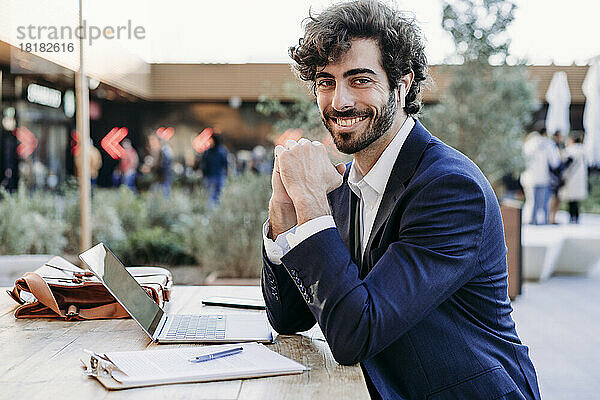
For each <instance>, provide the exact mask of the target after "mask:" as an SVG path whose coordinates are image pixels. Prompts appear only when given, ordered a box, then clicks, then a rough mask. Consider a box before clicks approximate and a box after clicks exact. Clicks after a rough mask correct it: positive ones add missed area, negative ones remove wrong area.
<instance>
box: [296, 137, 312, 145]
mask: <svg viewBox="0 0 600 400" xmlns="http://www.w3.org/2000/svg"><path fill="white" fill-rule="evenodd" d="M304 143H310V140H308V139H307V138H301V139H300V140H298V144H304Z"/></svg>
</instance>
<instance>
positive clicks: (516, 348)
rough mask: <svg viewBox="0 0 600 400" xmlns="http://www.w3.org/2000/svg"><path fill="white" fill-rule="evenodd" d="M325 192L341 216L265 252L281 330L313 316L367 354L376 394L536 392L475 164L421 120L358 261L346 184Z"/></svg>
mask: <svg viewBox="0 0 600 400" xmlns="http://www.w3.org/2000/svg"><path fill="white" fill-rule="evenodd" d="M347 179H348V171H346V174H345V177H344V183H343V184H342V186H340V187H339V188H338V189H336V190H335V191H333V192H331V193H330V194H329V196H328V197H329V203H330V206H331V210H332V214H333V218H334V220H335V223H336V227H337V229H335V228H331V229H326V230H324V231H321V232H319V233H317V234H315V235H313V236H311V237H310V238H308V239H306V240H305V241H303V242H302V243H300V244H299V245H298V246H296V247H294V248H293V249H292V250H290V251H289V252H288V253H287V254H286V255H284V256H283V257H282V263H283V264H282V265H274V264H272V263H270V262H269V260H268V259H267V258H266V255H265V253H264V251H263V272H262V289H263V295H264V298H265V301H266V304H267V315H268V318H269V321H270V322H271V324H272V326H273V327H274V329H275V330H277V331H278V332H279V333H282V334H290V333H295V332H299V331H304V330H307V329H310V328H311V327H312V326H313V325H314V324H315V322H318V323H319V325H320V327H321V329H322V330H323V333H324V335H325V338H326V339H327V342H328V343H329V346H330V348H331V351H332V353H333V356H334V357H335V359H336V360H337V361H338V362H339V363H341V364H354V363H358V362H360V363H361V367H362V368H363V372H364V375H365V380H366V382H367V386H368V387H369V392H370V394H371V397H372V398H383V399H431V400H434V399H435V400H442V399H443V400H451V399H457V400H458V399H460V400H463V399H468V400H470V399H481V400H492V399H539V398H540V394H539V389H538V383H537V377H536V373H535V369H534V367H533V364H532V362H531V360H530V358H529V355H528V348H527V347H526V346H524V345H523V344H521V341H520V340H519V337H518V336H517V333H516V331H515V324H514V322H513V320H512V318H511V316H510V313H511V311H512V308H511V304H510V300H509V298H508V281H507V276H508V273H507V265H506V246H505V243H504V232H503V225H502V219H501V215H500V207H499V205H498V201H497V199H496V196H495V194H494V192H493V190H492V188H491V186H490V184H489V183H488V181H487V180H486V178H485V177H484V176H483V174H482V173H481V171H480V170H479V169H478V168H477V166H476V165H475V164H474V163H473V162H472V161H470V160H469V159H468V158H467V157H465V156H464V155H463V154H461V153H460V152H458V151H456V150H454V149H453V148H451V147H449V146H447V145H446V144H444V143H443V142H441V141H440V140H439V139H437V138H435V137H433V136H432V135H431V134H430V133H429V132H428V131H427V130H426V129H425V128H424V127H423V126H422V125H421V124H420V123H419V122H418V121H417V122H416V124H415V126H414V128H413V129H412V131H411V132H410V134H409V135H408V137H407V139H406V141H405V143H404V145H403V146H402V149H401V151H400V153H399V155H398V158H397V160H396V163H395V165H394V167H393V169H392V173H391V176H390V179H389V181H388V183H387V186H386V189H385V193H384V196H383V199H382V201H381V205H380V207H379V211H378V213H377V216H376V218H375V222H374V224H373V229H372V232H371V236H370V238H369V240H368V242H367V246H366V250H365V251H364V257H363V260H362V262H361V263H359V264H361V266H360V267H359V266H357V264H356V263H354V262H353V260H352V258H351V254H350V250H349V249H351V239H350V236H351V235H350V232H351V231H352V229H351V227H350V225H351V224H350V221H351V213H350V209H351V196H352V194H351V191H350V189H349V187H348V183H347Z"/></svg>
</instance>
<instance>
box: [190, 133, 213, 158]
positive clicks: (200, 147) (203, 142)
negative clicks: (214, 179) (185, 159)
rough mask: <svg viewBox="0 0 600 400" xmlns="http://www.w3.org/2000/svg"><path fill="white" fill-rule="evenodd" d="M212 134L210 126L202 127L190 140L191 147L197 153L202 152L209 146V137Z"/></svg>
mask: <svg viewBox="0 0 600 400" xmlns="http://www.w3.org/2000/svg"><path fill="white" fill-rule="evenodd" d="M212 135H213V130H212V128H204V130H203V131H202V132H200V133H199V134H198V136H196V137H195V138H194V140H192V147H193V148H194V150H196V152H197V153H199V154H202V153H204V152H205V151H206V150H208V148H209V147H210V138H211V137H212Z"/></svg>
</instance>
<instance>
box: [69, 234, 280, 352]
mask: <svg viewBox="0 0 600 400" xmlns="http://www.w3.org/2000/svg"><path fill="white" fill-rule="evenodd" d="M79 258H80V259H81V261H83V262H84V263H85V265H87V266H88V267H89V269H90V270H91V271H92V272H93V273H94V275H96V276H97V277H98V279H100V281H101V282H102V283H103V284H104V286H105V287H106V289H108V291H109V292H110V293H111V294H112V295H113V296H114V297H115V299H117V301H118V302H119V303H121V305H122V306H123V308H125V310H126V311H127V312H128V313H129V315H131V317H132V318H133V319H134V320H135V321H136V322H137V323H138V324H139V325H140V326H141V327H142V329H143V330H144V332H146V333H147V334H148V336H150V338H151V339H152V340H153V341H154V342H156V343H232V342H263V343H270V342H273V339H274V337H273V331H272V329H271V326H270V325H269V322H268V321H267V318H266V315H265V314H264V313H258V312H246V313H234V314H198V315H182V314H179V315H174V314H166V313H165V312H164V311H163V309H162V308H160V307H159V306H158V304H156V303H155V302H154V300H152V298H151V297H150V296H149V295H148V294H147V293H146V291H145V290H144V289H143V288H142V287H141V286H140V284H139V283H138V282H137V281H136V280H135V279H134V278H133V276H132V275H131V274H130V273H129V272H128V271H127V270H126V269H125V266H124V265H123V264H122V263H121V261H119V260H118V259H117V257H116V256H115V255H114V254H113V253H112V252H111V251H110V250H109V249H108V247H106V246H105V245H104V243H99V244H97V245H96V246H94V247H92V248H91V249H89V250H87V251H85V252H83V253H81V254H80V255H79Z"/></svg>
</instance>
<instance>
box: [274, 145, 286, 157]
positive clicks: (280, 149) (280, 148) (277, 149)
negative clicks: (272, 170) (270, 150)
mask: <svg viewBox="0 0 600 400" xmlns="http://www.w3.org/2000/svg"><path fill="white" fill-rule="evenodd" d="M285 150H286V149H285V147H283V146H282V145H280V144H278V145H277V146H275V157H278V156H279V155H280V154H281V153H283V152H284V151H285Z"/></svg>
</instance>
